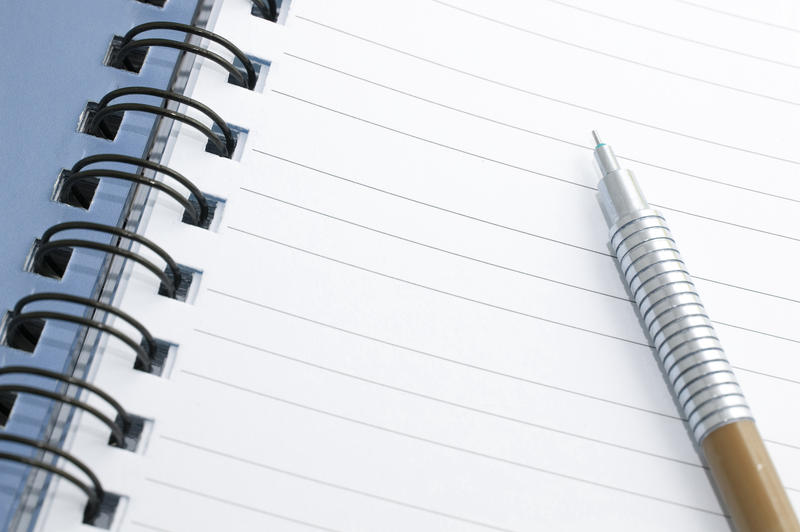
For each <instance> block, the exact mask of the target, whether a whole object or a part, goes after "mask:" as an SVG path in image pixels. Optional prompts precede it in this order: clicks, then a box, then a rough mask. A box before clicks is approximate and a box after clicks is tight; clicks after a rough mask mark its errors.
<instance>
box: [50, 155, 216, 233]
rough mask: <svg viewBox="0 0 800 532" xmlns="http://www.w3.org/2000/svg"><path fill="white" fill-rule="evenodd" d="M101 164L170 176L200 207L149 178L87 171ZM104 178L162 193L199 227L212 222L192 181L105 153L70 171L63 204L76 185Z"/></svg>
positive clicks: (137, 159)
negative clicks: (133, 167)
mask: <svg viewBox="0 0 800 532" xmlns="http://www.w3.org/2000/svg"><path fill="white" fill-rule="evenodd" d="M97 163H124V164H130V165H134V166H137V167H140V168H146V169H148V170H152V171H154V172H157V173H160V174H164V175H166V176H169V177H171V178H172V179H174V180H175V181H177V182H178V183H180V184H181V185H183V186H184V187H186V188H187V189H188V190H189V194H190V195H191V196H192V197H194V198H195V201H196V202H197V205H198V206H199V207H198V206H195V205H194V204H192V203H191V202H190V201H188V200H187V199H186V198H185V197H184V196H183V195H182V194H181V193H180V192H178V191H177V190H175V189H174V188H172V187H170V186H169V185H166V184H164V183H162V182H161V181H157V180H155V179H152V178H149V177H145V176H143V175H141V174H136V173H133V172H125V171H120V170H113V169H105V168H91V169H88V170H85V168H86V167H87V166H91V165H94V164H97ZM101 178H111V179H122V180H125V181H130V182H132V183H138V184H141V185H146V186H149V187H151V188H155V189H157V190H161V191H162V192H164V193H166V194H167V195H169V196H170V197H171V198H173V199H174V200H175V201H177V202H178V203H180V204H181V205H182V206H183V208H184V209H186V211H187V213H189V217H190V218H191V220H192V223H194V224H195V225H202V224H203V223H204V222H205V221H206V220H207V218H208V201H206V198H205V196H204V195H203V193H202V192H200V190H199V189H198V188H197V187H196V186H195V185H194V184H193V183H192V182H191V181H189V180H188V179H187V178H185V177H184V176H183V175H181V174H179V173H178V172H176V171H175V170H173V169H171V168H169V167H167V166H164V165H162V164H158V163H155V162H153V161H148V160H147V159H142V158H141V157H131V156H129V155H117V154H112V153H104V154H99V155H91V156H89V157H84V158H83V159H81V160H80V161H78V162H77V163H75V164H74V165H73V166H72V168H71V169H70V171H69V175H67V176H66V177H65V178H64V180H63V182H62V185H61V192H60V196H59V198H60V199H61V201H69V199H70V197H71V196H72V195H73V194H74V190H73V189H74V187H75V186H76V185H78V184H80V183H81V182H83V181H87V180H98V179H101ZM78 200H79V201H80V200H81V198H78ZM83 206H84V207H88V204H85V200H84V204H83Z"/></svg>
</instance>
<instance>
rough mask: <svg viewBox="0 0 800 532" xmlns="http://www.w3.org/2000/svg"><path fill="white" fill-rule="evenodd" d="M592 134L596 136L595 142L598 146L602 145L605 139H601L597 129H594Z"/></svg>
mask: <svg viewBox="0 0 800 532" xmlns="http://www.w3.org/2000/svg"><path fill="white" fill-rule="evenodd" d="M592 136H593V137H594V142H595V144H596V145H597V146H599V145H601V144H602V143H603V141H602V140H600V135H598V134H597V131H595V130H594V129H593V130H592Z"/></svg>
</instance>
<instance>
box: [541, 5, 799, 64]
mask: <svg viewBox="0 0 800 532" xmlns="http://www.w3.org/2000/svg"><path fill="white" fill-rule="evenodd" d="M544 1H546V2H550V3H551V4H556V5H559V6H562V7H566V8H568V9H574V10H575V11H581V12H583V13H586V14H588V15H592V16H595V17H598V18H604V19H606V20H611V21H613V22H617V23H619V24H623V25H625V26H629V27H631V28H637V29H640V30H643V31H647V32H650V33H654V34H656V35H662V36H664V37H669V38H672V39H675V40H679V41H683V42H687V43H691V44H696V45H698V46H702V47H705V48H710V49H712V50H718V51H720V52H726V53H729V54H733V55H738V56H741V57H747V58H748V59H755V60H757V61H763V62H765V63H771V64H773V65H780V66H784V67H788V68H795V69H800V65H798V64H796V63H787V62H785V61H779V60H777V59H772V58H770V57H765V56H762V55H756V54H751V53H748V52H743V51H741V50H734V49H733V48H727V47H725V46H719V45H716V44H713V43H710V42H705V41H701V40H698V39H692V38H691V37H685V36H683V35H678V34H677V33H671V32H668V31H664V30H659V29H658V28H653V27H651V26H647V25H645V24H639V23H636V22H632V21H630V20H625V19H623V18H619V17H614V16H611V15H607V14H605V13H601V12H599V11H593V10H591V9H586V8H585V7H580V6H576V5H572V4H570V3H569V2H562V1H561V0H544Z"/></svg>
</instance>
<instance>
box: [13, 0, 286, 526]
mask: <svg viewBox="0 0 800 532" xmlns="http://www.w3.org/2000/svg"><path fill="white" fill-rule="evenodd" d="M253 4H254V6H256V9H258V11H259V12H260V14H261V15H263V17H264V18H267V19H268V20H271V21H273V22H274V21H276V20H277V16H278V8H277V5H276V2H275V0H253ZM151 30H172V31H178V32H182V33H184V34H185V35H194V36H198V37H201V38H203V39H206V40H208V41H210V42H214V43H217V44H219V45H221V46H222V47H224V48H225V49H227V50H228V51H229V52H231V53H233V55H234V57H235V58H236V59H238V61H239V62H240V63H241V65H242V67H243V69H244V73H242V71H241V70H240V69H239V68H237V66H236V65H235V64H234V63H231V62H230V61H227V60H226V59H224V58H223V57H222V56H220V55H219V54H216V53H214V52H210V51H208V50H205V49H203V48H201V47H199V46H197V45H195V44H191V43H189V42H181V41H175V40H171V39H163V38H141V39H136V37H138V36H139V35H141V34H143V33H145V32H148V31H151ZM117 45H118V46H117V49H116V50H115V51H114V53H113V54H112V56H111V58H110V64H111V66H117V67H119V66H123V67H125V66H128V67H130V66H131V63H130V60H129V57H130V55H131V54H132V53H133V52H134V51H137V50H141V49H143V48H149V47H153V46H160V47H168V48H174V49H178V50H180V51H181V52H184V53H192V54H195V55H198V56H201V57H205V58H207V59H209V60H211V61H213V62H215V63H217V64H219V65H221V66H222V67H223V68H225V70H227V71H228V72H229V73H230V75H231V76H232V79H233V80H234V81H235V82H236V84H238V85H240V86H242V87H244V88H247V89H250V90H252V89H253V88H254V87H255V83H256V70H255V68H254V66H253V64H252V62H251V61H250V59H248V58H247V56H246V55H245V54H244V53H243V52H242V51H241V50H240V49H239V48H237V47H236V46H234V45H233V44H232V43H231V42H230V41H228V40H227V39H224V38H222V37H220V36H219V35H217V34H215V33H213V32H210V31H208V30H205V29H202V28H198V27H194V26H189V25H186V24H179V23H174V22H151V23H147V24H141V25H139V26H136V27H134V28H133V29H131V30H130V31H129V32H128V33H126V34H125V36H124V37H122V39H121V40H120V41H119V42H118V43H117ZM128 96H139V97H142V96H144V97H156V98H159V99H160V100H161V102H162V103H161V105H152V104H145V103H141V102H130V101H123V102H121V103H118V102H117V100H118V99H120V98H123V97H128ZM112 102H114V103H112ZM167 102H176V103H178V104H183V105H186V106H189V107H192V108H194V109H197V110H199V111H200V112H202V113H203V114H204V115H206V116H207V117H208V118H210V119H211V121H212V122H213V123H214V124H215V125H216V127H217V128H218V129H219V131H220V132H221V137H222V138H220V136H218V135H217V134H216V133H215V132H214V131H213V130H212V129H211V128H209V127H208V126H206V125H204V124H203V123H202V122H200V121H199V120H197V119H194V118H192V117H189V116H187V115H185V114H182V113H179V112H178V111H174V110H172V109H170V108H168V106H167ZM125 111H137V112H145V113H149V114H153V115H157V117H163V118H169V119H172V120H177V121H180V122H183V123H186V124H188V125H191V126H192V127H194V128H196V129H197V130H198V131H200V132H201V133H203V134H204V135H205V136H206V137H208V140H209V143H210V144H211V145H213V146H214V147H215V148H216V153H217V154H219V155H222V156H224V157H230V156H231V155H232V154H233V150H234V148H235V144H236V137H235V135H234V133H233V132H232V131H231V128H230V127H229V126H228V124H227V123H226V122H225V121H224V120H223V119H222V118H221V117H220V116H219V115H218V114H217V113H215V112H214V111H213V110H212V109H210V108H209V107H207V106H206V105H204V104H202V103H201V102H198V101H196V100H194V99H192V98H189V97H187V96H184V95H182V94H179V93H176V92H172V91H168V90H163V89H157V88H152V87H125V88H121V89H117V90H113V91H111V92H109V93H108V94H106V95H105V96H104V97H103V98H102V99H101V100H100V101H99V102H98V103H97V104H96V107H95V108H94V109H93V114H90V115H89V116H87V124H86V128H85V129H84V131H85V132H86V133H90V134H94V135H97V136H101V137H105V138H113V137H114V135H115V132H113V131H112V129H111V128H112V125H111V124H109V119H110V118H111V117H116V119H117V120H118V121H119V120H120V116H121V115H122V114H123V113H124V112H125ZM106 164H123V165H129V166H131V167H133V168H131V169H130V170H120V169H117V168H105V167H102V166H104V165H106ZM146 170H147V171H150V172H152V174H153V175H154V176H157V175H161V176H164V177H168V178H170V179H171V180H172V181H173V182H176V183H178V184H179V185H181V186H182V187H184V188H185V189H186V190H187V191H188V194H189V198H190V199H191V200H193V201H190V199H187V198H186V197H185V196H184V195H183V194H181V192H180V191H178V190H176V189H175V188H174V187H172V186H170V185H168V184H166V183H164V182H162V181H159V180H157V179H155V177H147V176H145V175H144V172H145V171H146ZM101 179H115V180H123V181H128V182H130V183H132V184H134V185H135V186H144V187H149V188H152V189H156V190H160V191H162V192H164V193H165V194H167V195H168V196H170V197H171V198H172V199H174V200H175V201H177V202H178V203H179V204H180V205H181V206H183V208H184V209H185V213H186V215H185V218H184V219H185V220H188V221H189V222H190V223H192V224H194V225H197V226H202V227H207V226H208V225H207V223H208V218H209V217H210V213H211V208H210V206H209V203H208V201H207V199H206V197H205V196H204V195H203V194H202V192H201V191H200V190H199V189H198V188H197V187H196V186H195V185H194V184H193V183H192V182H191V181H190V180H189V179H187V178H186V177H184V176H183V175H181V174H180V173H178V172H176V171H174V170H172V169H171V168H169V167H167V166H164V165H161V164H158V163H156V162H153V161H149V160H147V159H143V158H140V157H132V156H128V155H120V154H98V155H91V156H88V157H85V158H83V159H81V160H79V161H78V162H76V163H75V164H74V165H73V166H72V167H71V168H70V169H69V170H67V171H65V172H64V173H63V174H62V176H61V178H60V189H59V190H58V194H57V197H58V199H59V200H60V201H63V202H65V203H69V204H72V205H78V206H81V207H83V208H87V209H88V208H89V206H90V204H91V198H90V197H88V198H87V197H86V196H84V195H83V194H82V192H81V190H82V186H84V185H87V184H90V185H93V186H96V185H97V184H98V183H99V181H100V180H101ZM69 231H81V232H83V233H87V232H88V233H91V234H98V235H101V236H105V237H111V239H112V242H115V243H107V242H100V241H95V240H90V239H87V238H85V237H83V236H82V237H80V238H70V237H63V236H62V233H65V232H69ZM123 240H127V241H131V242H137V243H138V244H140V245H141V246H142V247H144V248H146V249H148V250H149V251H151V252H152V253H153V254H155V255H156V256H158V257H159V258H160V259H162V260H163V262H164V263H165V266H166V267H165V268H160V267H159V266H157V265H156V264H155V263H153V262H152V261H151V260H150V259H148V258H145V257H143V256H142V255H140V254H139V253H136V252H133V251H130V250H128V249H126V248H123V247H120V245H119V243H120V242H121V241H123ZM77 248H85V249H92V250H96V251H101V252H103V253H106V254H109V255H112V256H118V257H122V258H123V259H129V260H132V261H134V262H137V263H139V264H141V265H142V266H144V267H145V268H146V269H148V270H149V271H150V272H152V273H153V274H154V275H156V276H157V277H158V279H159V280H160V281H161V289H160V291H159V293H164V294H165V295H167V296H168V297H175V295H176V292H177V290H178V287H179V286H180V285H181V280H182V276H183V275H185V273H182V272H181V268H180V267H179V265H178V264H177V263H176V262H175V261H174V260H173V259H172V257H171V256H170V255H169V254H168V253H167V252H166V251H164V250H163V249H162V248H161V247H160V246H158V245H157V244H155V243H154V242H152V241H151V240H149V239H147V238H145V237H143V236H140V235H138V234H136V233H133V232H131V231H128V230H126V229H122V228H120V227H116V226H109V225H104V224H98V223H92V222H78V221H75V222H65V223H60V224H56V225H54V226H52V227H50V228H48V229H47V230H46V231H45V232H44V233H43V234H42V236H41V238H40V239H39V240H38V241H37V243H36V245H35V248H34V251H33V256H32V270H33V271H34V272H37V273H41V274H43V275H50V276H55V277H60V276H61V274H63V273H64V272H63V271H60V270H61V266H63V268H64V269H65V268H66V266H64V265H63V264H62V265H61V266H60V265H59V264H58V262H57V261H56V260H55V259H54V257H55V256H56V255H58V254H59V253H61V254H62V256H63V254H64V253H65V252H69V253H71V250H73V249H77ZM38 303H45V304H46V303H68V304H72V305H76V306H79V307H83V309H84V312H83V313H82V314H78V313H71V312H65V311H62V310H58V311H55V310H41V309H39V308H35V309H33V310H31V309H30V307H29V306H30V305H35V304H38ZM86 311H91V313H87V312H86ZM95 314H100V315H112V316H115V317H116V318H119V319H120V320H122V321H123V322H125V323H126V324H127V325H128V326H129V327H130V328H132V329H133V330H135V331H137V332H138V333H139V335H140V338H139V339H138V340H137V339H136V338H133V337H132V336H131V335H130V334H128V333H126V332H124V331H122V330H121V329H119V328H117V327H114V326H111V325H108V324H106V323H105V322H104V319H95V318H94V317H92V316H94V315H95ZM51 320H52V321H61V322H67V323H73V324H77V325H80V326H81V327H83V328H84V329H85V330H89V329H91V330H95V331H97V332H98V333H105V334H108V335H111V336H113V337H115V338H117V339H119V340H120V341H122V342H123V343H124V344H126V345H127V346H128V347H130V348H131V349H132V350H133V351H134V352H135V354H136V365H135V366H134V367H135V368H137V369H142V370H144V371H150V369H151V367H152V366H153V360H154V357H155V356H156V354H157V351H158V349H159V347H158V341H157V340H156V339H155V338H154V337H153V336H152V335H151V334H150V332H149V331H148V330H147V329H146V328H145V327H144V325H142V324H141V323H140V322H139V321H137V320H136V319H134V318H133V317H132V316H130V315H129V314H127V313H125V312H123V311H122V310H120V309H118V308H116V307H114V306H112V305H108V304H106V303H102V302H100V301H97V300H95V299H91V298H86V297H80V296H76V295H71V294H65V293H57V292H44V293H38V294H32V295H29V296H26V297H23V298H22V299H20V300H19V301H18V302H17V303H16V305H15V306H14V308H13V309H12V310H11V311H10V312H9V313H8V316H7V320H6V322H5V341H6V343H7V344H8V345H9V346H11V347H17V348H20V349H25V350H28V351H33V349H34V347H35V345H36V343H37V341H38V334H40V333H41V330H42V328H43V327H44V324H45V323H46V322H48V321H51ZM36 331H38V332H36ZM13 376H34V377H40V378H43V379H47V380H48V381H50V382H51V383H55V385H56V387H55V389H57V390H59V391H52V389H49V388H46V387H43V386H42V385H31V384H19V383H14V382H6V380H7V379H8V378H9V377H13ZM51 388H52V386H51ZM69 389H78V390H79V391H80V392H91V393H92V394H94V395H95V396H97V397H99V398H101V399H102V400H103V401H104V402H105V403H106V404H107V405H110V407H111V408H112V409H113V410H114V411H115V412H116V418H115V419H111V418H110V417H108V416H107V415H106V414H104V413H103V412H102V411H100V410H99V409H98V408H96V407H94V406H92V405H90V404H88V403H87V402H85V401H82V400H80V399H79V398H78V397H79V395H80V393H78V394H74V393H73V394H68V393H67V392H68V390H69ZM0 393H5V394H9V393H11V394H29V395H34V396H39V397H44V398H47V399H51V400H53V401H56V402H60V403H63V404H66V405H70V406H71V407H74V408H78V409H81V410H83V411H85V412H87V413H89V414H91V415H92V416H94V417H95V418H97V419H98V420H100V421H101V422H102V423H103V424H105V425H106V427H108V429H109V430H110V432H111V437H110V440H109V444H110V445H114V446H117V447H121V448H125V449H132V448H133V447H135V443H134V444H133V447H131V446H129V443H130V442H129V441H128V436H129V432H131V431H133V432H135V431H136V430H137V427H138V430H139V431H140V430H141V424H142V422H143V421H142V419H141V418H138V417H136V416H133V415H131V414H129V413H128V412H127V411H126V410H125V409H124V408H123V407H122V405H120V404H119V403H118V402H117V401H116V400H115V399H114V398H113V397H112V396H111V395H110V394H108V393H107V392H105V391H103V390H101V389H100V388H98V387H96V386H95V385H93V384H91V383H89V382H87V381H85V380H83V379H80V378H77V377H73V376H71V375H67V374H62V373H58V372H54V371H50V370H46V369H42V368H35V367H28V366H9V367H3V368H0ZM0 441H6V442H10V443H13V444H15V445H18V446H20V447H26V448H28V449H32V450H36V451H38V452H40V453H41V454H40V455H39V457H36V458H31V457H30V456H28V455H26V454H24V453H22V454H16V453H14V452H0V460H4V461H12V462H17V463H21V464H25V465H28V466H31V467H33V468H35V469H40V470H43V471H47V472H49V473H52V474H55V475H58V476H60V477H62V478H64V479H66V480H67V481H69V482H71V483H72V484H74V485H75V486H77V487H78V488H79V489H80V490H81V491H83V492H84V493H85V494H86V496H87V498H88V502H87V505H86V507H85V510H84V515H83V521H84V523H94V522H95V520H96V519H98V516H99V515H100V513H101V509H102V508H103V506H104V504H105V501H106V499H107V498H108V497H109V496H111V497H112V498H113V497H117V498H118V496H115V495H113V494H108V493H107V492H105V491H104V490H103V487H102V485H101V483H100V480H99V479H98V477H97V476H96V475H95V474H94V473H93V472H92V470H91V469H90V468H89V467H88V466H87V465H86V464H85V463H84V462H82V461H81V460H79V459H78V458H76V457H75V456H73V455H71V454H69V453H67V452H65V451H63V450H61V449H59V448H58V447H55V446H53V445H51V444H49V443H47V442H43V441H38V440H33V439H29V438H25V437H22V436H19V435H14V434H7V433H0ZM56 458H59V459H63V460H65V461H66V462H68V463H70V464H72V465H73V466H75V468H77V469H78V470H79V471H80V472H81V473H82V474H83V475H85V477H86V478H87V479H88V482H86V481H85V480H81V479H79V478H78V477H77V476H75V475H74V474H73V473H71V472H69V471H66V470H65V469H63V468H61V467H58V466H57V465H54V464H55V463H56V462H55V459H56Z"/></svg>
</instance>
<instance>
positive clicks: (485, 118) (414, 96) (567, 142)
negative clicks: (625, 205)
mask: <svg viewBox="0 0 800 532" xmlns="http://www.w3.org/2000/svg"><path fill="white" fill-rule="evenodd" d="M284 55H285V56H286V57H290V58H292V59H297V60H298V61H302V62H304V63H308V64H310V65H314V66H317V67H320V68H324V69H325V70H330V71H331V72H335V73H337V74H341V75H343V76H346V77H348V78H352V79H355V80H357V81H361V82H363V83H366V84H368V85H372V86H375V87H378V88H381V89H385V90H388V91H391V92H394V93H396V94H400V95H402V96H406V97H408V98H412V99H414V100H418V101H421V102H424V103H428V104H431V105H434V106H436V107H440V108H442V109H447V110H448V111H453V112H455V113H459V114H462V115H465V116H469V117H472V118H476V119H478V120H482V121H484V122H489V123H492V124H495V125H498V126H502V127H506V128H509V129H513V130H515V131H519V132H521V133H526V134H529V135H534V136H536V137H540V138H544V139H548V140H552V141H553V142H558V143H560V144H564V145H567V146H573V147H575V148H579V149H581V150H583V151H589V152H591V151H593V150H594V146H590V145H586V144H580V143H577V142H573V141H570V140H567V139H564V138H560V137H556V136H553V135H548V134H546V133H542V132H539V131H534V130H532V129H528V128H525V127H522V126H517V125H514V124H511V123H508V122H504V121H502V120H496V119H494V118H490V117H488V116H484V115H480V114H477V113H473V112H471V111H467V110H466V109H462V108H459V107H454V106H452V105H448V104H445V103H442V102H438V101H436V100H431V99H428V98H425V97H423V96H420V95H418V94H414V93H411V92H407V91H403V90H400V89H397V88H395V87H391V86H389V85H385V84H383V83H378V82H377V81H373V80H371V79H367V78H364V77H361V76H357V75H355V74H352V73H350V72H346V71H344V70H340V69H338V68H334V67H332V66H329V65H325V64H323V63H319V62H317V61H313V60H311V59H308V58H306V57H301V56H299V55H295V54H292V53H289V52H286V53H284ZM275 92H277V91H275ZM617 159H620V160H624V161H630V162H633V163H637V164H641V165H642V166H647V167H650V168H656V169H658V170H663V171H665V172H670V173H674V174H678V175H682V176H685V177H689V178H692V179H697V180H700V181H705V182H708V183H714V184H715V185H720V186H724V187H729V188H733V189H736V190H743V191H745V192H750V193H753V194H757V195H760V196H766V197H769V198H775V199H779V200H783V201H789V202H792V203H800V199H797V198H792V197H790V196H783V195H780V194H773V193H771V192H765V191H763V190H758V189H755V188H749V187H745V186H742V185H736V184H733V183H728V182H726V181H722V180H719V179H714V178H712V177H706V176H701V175H697V174H692V173H689V172H683V171H681V170H676V169H674V168H668V167H666V166H662V165H659V164H655V163H650V162H647V161H643V160H641V159H635V158H632V157H629V156H622V155H617ZM546 177H551V178H553V179H558V180H561V181H564V182H566V183H570V184H573V185H579V186H585V185H580V184H579V183H576V182H574V181H570V180H568V179H564V178H555V177H554V176H546Z"/></svg>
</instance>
